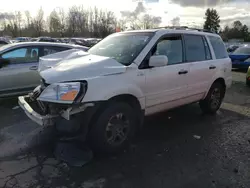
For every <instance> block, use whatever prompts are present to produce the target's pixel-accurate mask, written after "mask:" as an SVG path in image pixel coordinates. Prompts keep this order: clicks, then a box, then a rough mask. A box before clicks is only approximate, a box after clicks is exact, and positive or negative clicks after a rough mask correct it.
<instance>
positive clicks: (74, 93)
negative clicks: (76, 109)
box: [60, 90, 78, 101]
mask: <svg viewBox="0 0 250 188" xmlns="http://www.w3.org/2000/svg"><path fill="white" fill-rule="evenodd" d="M77 94H78V91H77V90H71V91H68V92H67V93H64V94H63V95H61V97H60V99H61V100H63V101H73V100H74V99H75V98H76V96H77Z"/></svg>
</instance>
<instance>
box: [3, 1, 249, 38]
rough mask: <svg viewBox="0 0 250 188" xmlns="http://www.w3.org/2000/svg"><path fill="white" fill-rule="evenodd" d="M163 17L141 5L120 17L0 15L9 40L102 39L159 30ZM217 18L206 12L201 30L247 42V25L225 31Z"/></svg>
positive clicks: (76, 12) (74, 12) (78, 10)
mask: <svg viewBox="0 0 250 188" xmlns="http://www.w3.org/2000/svg"><path fill="white" fill-rule="evenodd" d="M161 22H162V18H161V17H158V16H154V15H151V14H149V13H148V10H147V9H146V7H145V6H144V4H143V3H142V2H139V3H138V4H137V6H136V8H135V9H134V10H132V11H121V18H118V17H116V15H115V14H114V12H112V11H107V10H102V9H99V8H97V7H94V8H85V7H84V6H72V7H70V8H69V9H68V10H67V11H65V10H64V9H62V8H56V9H54V10H53V11H52V12H51V13H50V14H49V15H48V16H45V15H44V11H43V9H42V8H40V9H39V10H38V12H37V14H36V15H35V16H31V14H30V12H29V11H25V12H20V11H16V12H14V13H1V12H0V36H1V35H2V36H4V35H8V36H12V37H20V36H25V37H39V36H51V37H98V38H103V37H106V36H107V35H109V34H111V33H114V32H116V31H117V29H119V30H121V31H123V30H127V29H131V30H135V29H150V28H156V27H158V26H159V25H160V24H161ZM175 22H176V21H174V20H172V24H173V25H179V24H180V23H179V22H180V19H179V18H178V20H177V22H178V23H177V24H176V23H175ZM220 22H221V20H220V16H219V14H218V12H217V10H215V9H213V8H212V9H210V8H208V9H207V10H206V12H205V21H204V25H203V28H204V29H207V30H213V31H215V32H217V33H219V34H220V35H221V37H222V38H223V40H224V41H228V40H229V39H242V40H244V41H250V32H249V29H248V27H247V25H244V24H242V23H241V22H240V21H239V20H236V21H234V22H233V24H231V25H226V26H225V27H224V28H221V26H220Z"/></svg>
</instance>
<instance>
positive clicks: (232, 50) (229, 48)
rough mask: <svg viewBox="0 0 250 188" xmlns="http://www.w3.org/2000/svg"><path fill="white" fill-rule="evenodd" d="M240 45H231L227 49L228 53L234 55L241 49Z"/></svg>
mask: <svg viewBox="0 0 250 188" xmlns="http://www.w3.org/2000/svg"><path fill="white" fill-rule="evenodd" d="M239 47H240V45H235V44H234V45H230V46H229V47H228V48H227V51H228V53H233V52H234V51H235V50H236V49H237V48H239Z"/></svg>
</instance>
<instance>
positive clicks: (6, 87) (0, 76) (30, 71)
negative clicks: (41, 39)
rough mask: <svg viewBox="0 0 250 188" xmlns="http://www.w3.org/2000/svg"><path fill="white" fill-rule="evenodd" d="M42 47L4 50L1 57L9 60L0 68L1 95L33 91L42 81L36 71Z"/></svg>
mask: <svg viewBox="0 0 250 188" xmlns="http://www.w3.org/2000/svg"><path fill="white" fill-rule="evenodd" d="M39 55H40V48H39V47H36V46H33V47H30V46H28V47H20V48H17V49H14V50H10V51H7V52H4V53H3V54H1V55H0V58H2V60H4V61H5V62H7V64H5V65H4V66H2V67H1V68H0V95H5V94H9V93H22V92H25V91H27V92H28V91H31V90H32V89H33V88H34V87H36V86H37V85H38V84H39V82H40V76H39V74H38V72H37V71H36V67H37V65H38V57H39Z"/></svg>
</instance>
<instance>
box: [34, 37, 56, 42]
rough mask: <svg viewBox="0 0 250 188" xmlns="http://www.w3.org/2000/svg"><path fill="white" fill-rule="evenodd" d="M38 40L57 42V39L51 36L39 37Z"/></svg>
mask: <svg viewBox="0 0 250 188" xmlns="http://www.w3.org/2000/svg"><path fill="white" fill-rule="evenodd" d="M36 41H37V42H57V41H56V40H55V39H53V38H51V37H38V38H37V40H36Z"/></svg>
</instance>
